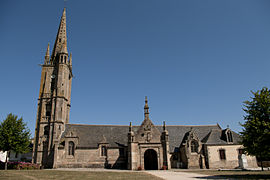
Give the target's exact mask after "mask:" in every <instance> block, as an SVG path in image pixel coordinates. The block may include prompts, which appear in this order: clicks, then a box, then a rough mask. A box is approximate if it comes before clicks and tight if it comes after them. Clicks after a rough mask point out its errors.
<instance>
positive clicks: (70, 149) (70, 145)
mask: <svg viewBox="0 0 270 180" xmlns="http://www.w3.org/2000/svg"><path fill="white" fill-rule="evenodd" d="M74 149H75V147H74V142H72V141H69V142H68V155H70V156H74Z"/></svg>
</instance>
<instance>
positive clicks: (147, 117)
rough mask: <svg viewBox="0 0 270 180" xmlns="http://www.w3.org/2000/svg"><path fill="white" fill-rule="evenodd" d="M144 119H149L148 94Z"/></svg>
mask: <svg viewBox="0 0 270 180" xmlns="http://www.w3.org/2000/svg"><path fill="white" fill-rule="evenodd" d="M144 119H149V107H148V100H147V96H145V105H144Z"/></svg>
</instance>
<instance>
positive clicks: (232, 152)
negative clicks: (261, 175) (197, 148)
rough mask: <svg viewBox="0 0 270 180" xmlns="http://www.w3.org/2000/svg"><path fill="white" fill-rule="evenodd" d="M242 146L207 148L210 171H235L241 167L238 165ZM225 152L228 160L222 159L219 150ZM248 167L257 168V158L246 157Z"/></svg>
mask: <svg viewBox="0 0 270 180" xmlns="http://www.w3.org/2000/svg"><path fill="white" fill-rule="evenodd" d="M242 148H243V146H241V145H222V146H215V145H212V146H209V145H208V146H207V147H206V149H207V152H208V154H207V158H208V164H209V169H218V168H223V169H234V168H238V167H239V163H238V155H239V153H238V150H239V149H242ZM220 149H223V150H225V156H226V159H225V160H224V159H220V154H219V150H220ZM246 157H247V162H248V167H257V166H256V158H255V157H253V156H246Z"/></svg>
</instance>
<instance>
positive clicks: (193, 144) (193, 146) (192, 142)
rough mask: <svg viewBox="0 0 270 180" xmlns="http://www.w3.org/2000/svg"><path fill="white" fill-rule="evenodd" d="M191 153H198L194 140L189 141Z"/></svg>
mask: <svg viewBox="0 0 270 180" xmlns="http://www.w3.org/2000/svg"><path fill="white" fill-rule="evenodd" d="M190 146H191V152H192V153H194V152H198V146H199V145H198V142H197V141H195V140H192V141H191V145H190Z"/></svg>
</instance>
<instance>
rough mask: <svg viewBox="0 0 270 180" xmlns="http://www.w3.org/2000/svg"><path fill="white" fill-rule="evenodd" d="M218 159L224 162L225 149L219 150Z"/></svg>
mask: <svg viewBox="0 0 270 180" xmlns="http://www.w3.org/2000/svg"><path fill="white" fill-rule="evenodd" d="M219 157H220V159H221V160H226V154H225V149H220V150H219Z"/></svg>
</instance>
